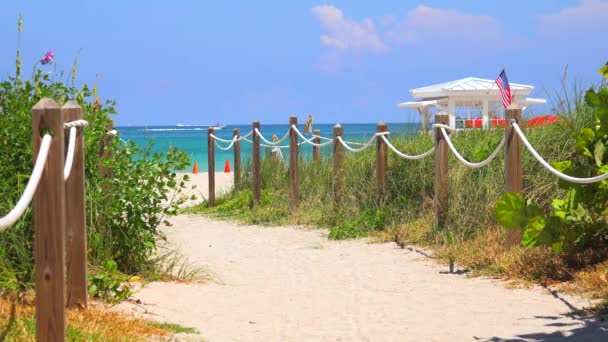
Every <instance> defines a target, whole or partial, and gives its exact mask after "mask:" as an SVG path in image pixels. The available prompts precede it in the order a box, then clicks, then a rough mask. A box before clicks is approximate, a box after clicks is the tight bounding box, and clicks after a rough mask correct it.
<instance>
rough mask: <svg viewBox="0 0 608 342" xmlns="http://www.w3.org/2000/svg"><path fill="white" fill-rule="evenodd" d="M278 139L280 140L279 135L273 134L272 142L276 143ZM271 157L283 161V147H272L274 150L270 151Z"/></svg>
mask: <svg viewBox="0 0 608 342" xmlns="http://www.w3.org/2000/svg"><path fill="white" fill-rule="evenodd" d="M277 141H279V137H278V136H277V135H276V134H274V135H273V136H272V142H273V143H274V142H277ZM270 159H272V160H280V161H283V152H281V149H280V148H279V147H277V146H274V147H273V148H272V150H271V151H270Z"/></svg>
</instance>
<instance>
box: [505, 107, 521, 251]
mask: <svg viewBox="0 0 608 342" xmlns="http://www.w3.org/2000/svg"><path fill="white" fill-rule="evenodd" d="M512 119H514V120H515V121H516V122H518V123H519V122H520V120H521V108H519V107H517V106H516V105H511V106H509V108H508V109H507V110H506V121H507V122H506V124H505V191H506V192H517V193H521V192H522V169H521V138H520V137H519V136H518V135H517V133H515V130H514V129H513V126H511V120H512ZM521 236H522V231H521V230H520V229H507V233H506V248H507V249H510V248H511V247H513V246H518V245H519V244H520V242H521Z"/></svg>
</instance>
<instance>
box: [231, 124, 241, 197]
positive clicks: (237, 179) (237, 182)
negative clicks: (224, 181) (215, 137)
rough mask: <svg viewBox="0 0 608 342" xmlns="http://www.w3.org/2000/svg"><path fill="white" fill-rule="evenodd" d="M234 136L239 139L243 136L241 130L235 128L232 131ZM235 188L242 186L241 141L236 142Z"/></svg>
mask: <svg viewBox="0 0 608 342" xmlns="http://www.w3.org/2000/svg"><path fill="white" fill-rule="evenodd" d="M232 134H233V135H234V138H236V139H238V138H240V137H241V130H240V129H238V128H235V129H234V130H233V131H232ZM233 146H234V188H235V189H240V188H241V142H240V141H235V142H234V145H233Z"/></svg>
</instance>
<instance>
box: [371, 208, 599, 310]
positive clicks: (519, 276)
mask: <svg viewBox="0 0 608 342" xmlns="http://www.w3.org/2000/svg"><path fill="white" fill-rule="evenodd" d="M432 227H433V219H432V215H430V214H429V215H424V216H423V217H422V218H420V219H418V220H416V221H412V222H410V223H408V224H406V225H402V226H400V227H398V228H397V229H394V230H392V231H390V232H389V231H384V232H379V233H378V234H377V235H376V239H377V240H378V241H395V242H396V243H397V244H399V245H407V244H416V245H418V246H422V247H430V248H431V249H432V250H433V253H432V258H434V259H435V260H437V261H438V262H440V263H445V264H448V263H449V262H452V261H453V262H454V263H455V264H457V265H458V266H460V267H463V268H465V269H468V270H469V271H470V272H471V274H472V275H485V276H495V277H501V278H503V279H505V280H508V281H510V282H511V285H513V286H521V285H524V286H527V285H532V284H539V285H541V286H556V285H559V288H560V289H561V290H563V291H566V292H569V293H575V294H580V295H585V296H588V297H591V298H596V299H605V298H608V261H604V262H601V263H599V264H598V262H600V261H601V260H606V256H607V255H608V253H607V252H606V251H603V250H594V251H591V250H589V251H586V252H583V253H579V254H574V255H570V256H566V255H558V254H555V253H553V251H551V250H550V249H549V248H546V247H538V248H513V249H511V250H510V251H506V250H505V247H504V243H505V239H504V236H505V230H504V229H503V228H501V227H497V226H490V227H488V228H487V229H485V230H483V231H480V232H479V233H478V234H476V235H474V236H468V237H466V238H453V236H451V234H450V233H449V231H434V230H433V228H432ZM607 304H608V303H607Z"/></svg>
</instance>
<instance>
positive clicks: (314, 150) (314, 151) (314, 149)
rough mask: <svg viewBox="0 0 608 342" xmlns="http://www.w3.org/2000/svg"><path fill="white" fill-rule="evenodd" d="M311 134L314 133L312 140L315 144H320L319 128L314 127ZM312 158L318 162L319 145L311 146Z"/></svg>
mask: <svg viewBox="0 0 608 342" xmlns="http://www.w3.org/2000/svg"><path fill="white" fill-rule="evenodd" d="M313 134H314V135H315V137H314V138H313V140H312V142H314V143H315V144H320V143H321V138H320V136H321V130H320V129H315V130H314V132H313ZM312 160H314V161H316V162H318V161H320V160H321V148H320V147H319V146H313V147H312Z"/></svg>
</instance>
